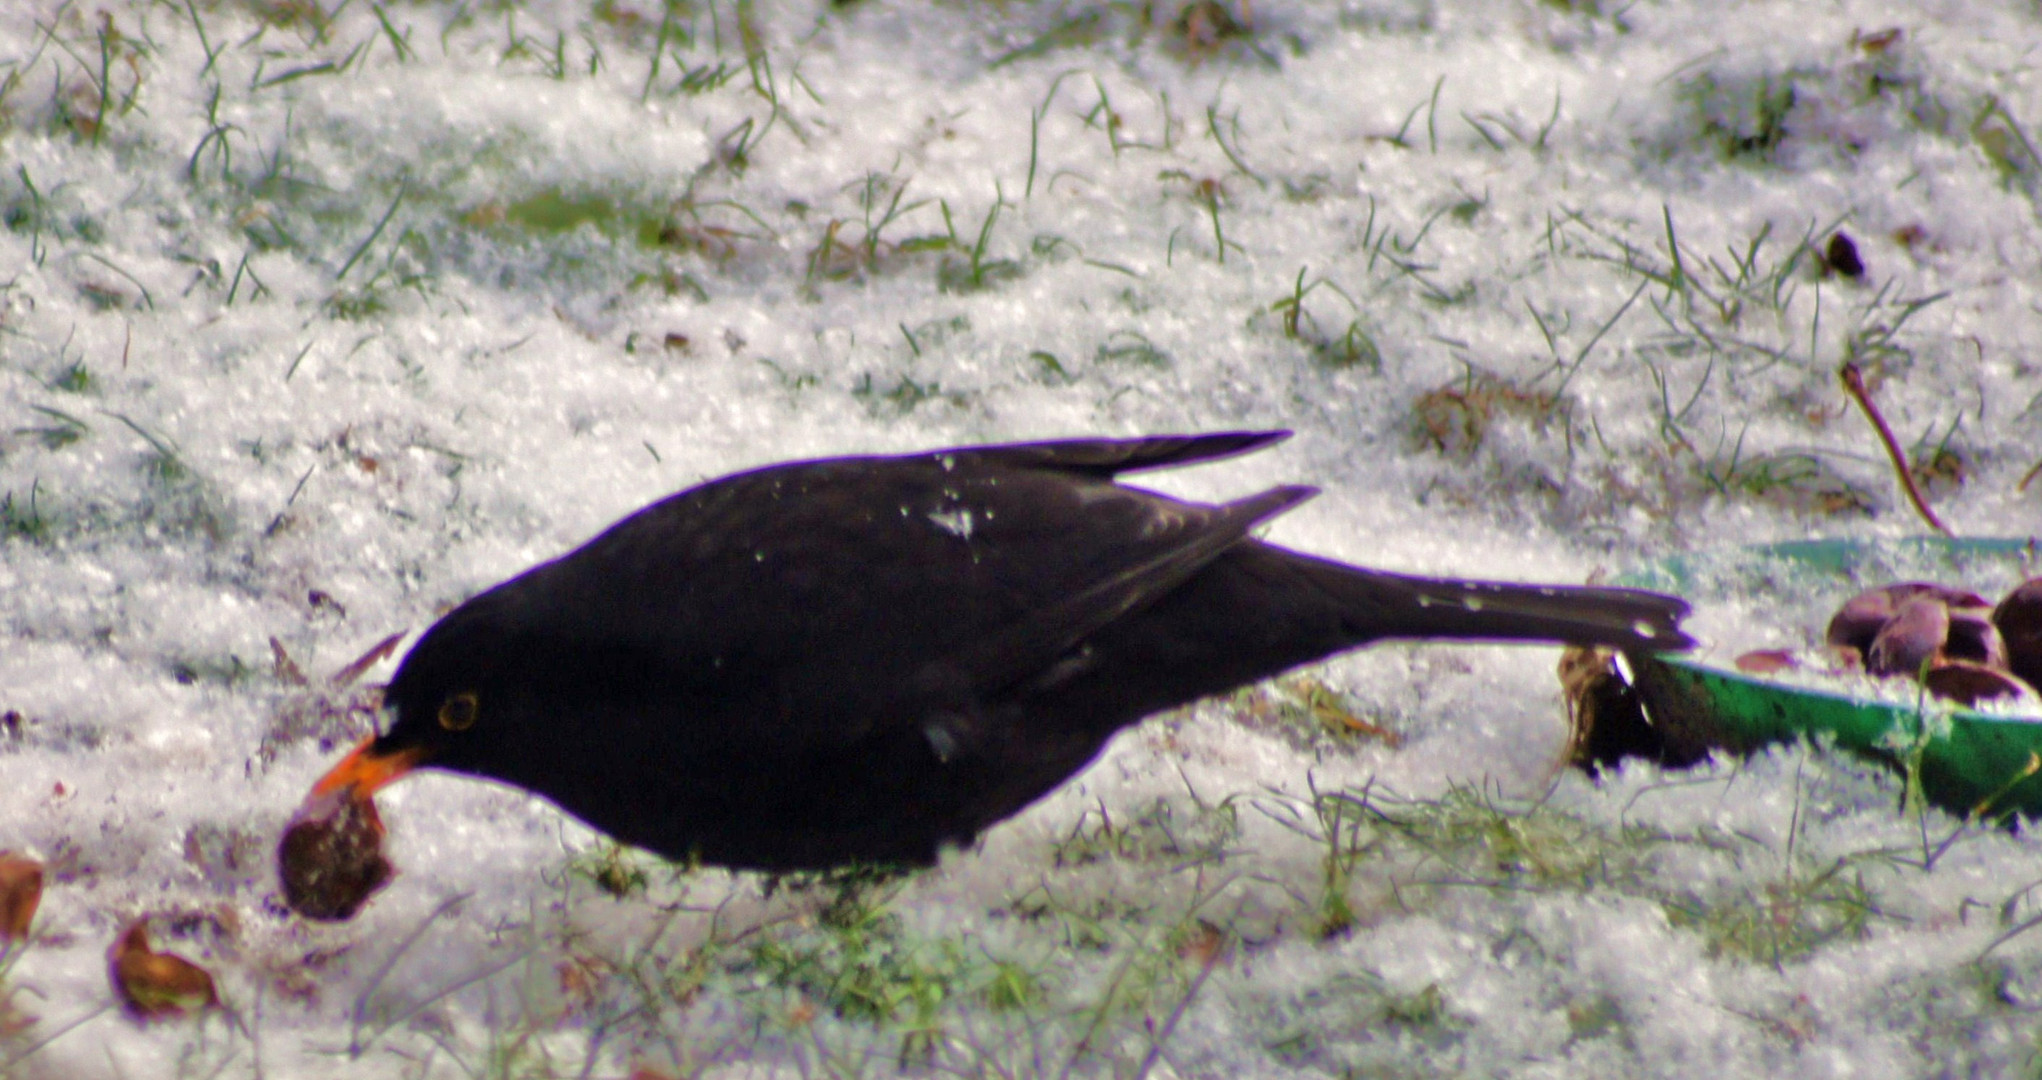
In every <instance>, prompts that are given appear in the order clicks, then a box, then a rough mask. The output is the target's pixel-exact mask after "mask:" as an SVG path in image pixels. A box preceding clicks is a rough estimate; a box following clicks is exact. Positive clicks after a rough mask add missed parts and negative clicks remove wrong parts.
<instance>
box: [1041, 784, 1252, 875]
mask: <svg viewBox="0 0 2042 1080" xmlns="http://www.w3.org/2000/svg"><path fill="white" fill-rule="evenodd" d="M1240 833H1241V824H1240V817H1239V813H1238V811H1237V809H1236V807H1235V804H1234V800H1233V799H1231V798H1229V799H1225V800H1222V801H1220V802H1218V803H1212V804H1207V803H1205V802H1204V801H1202V800H1199V799H1197V798H1196V797H1195V796H1194V798H1193V799H1192V801H1191V804H1190V806H1189V807H1188V808H1187V807H1184V806H1183V805H1181V804H1179V803H1176V802H1172V801H1171V800H1168V799H1163V798H1158V799H1156V800H1155V801H1153V802H1151V803H1149V804H1147V805H1145V806H1143V807H1141V808H1139V809H1138V810H1137V811H1136V812H1134V813H1133V814H1131V815H1127V816H1124V817H1121V818H1118V819H1116V818H1115V817H1114V816H1113V814H1112V813H1111V812H1110V811H1108V810H1107V808H1106V807H1105V805H1104V804H1101V805H1099V806H1098V807H1097V808H1095V809H1091V810H1087V811H1085V812H1084V813H1082V814H1079V815H1078V820H1077V821H1075V822H1073V823H1072V824H1071V831H1070V832H1069V833H1067V834H1066V835H1065V836H1064V838H1063V839H1062V840H1059V841H1058V842H1057V843H1056V845H1055V846H1054V848H1052V861H1053V862H1054V864H1055V865H1057V866H1059V867H1071V866H1084V865H1087V864H1090V863H1096V862H1102V861H1107V860H1122V861H1132V862H1169V863H1172V864H1174V865H1175V866H1176V867H1178V868H1182V867H1185V866H1190V865H1195V864H1197V863H1203V862H1217V861H1221V860H1223V859H1224V858H1225V856H1226V849H1227V846H1228V845H1229V844H1231V843H1233V842H1234V841H1235V840H1236V839H1238V838H1239V836H1240Z"/></svg>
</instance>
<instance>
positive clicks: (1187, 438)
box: [937, 431, 1290, 479]
mask: <svg viewBox="0 0 2042 1080" xmlns="http://www.w3.org/2000/svg"><path fill="white" fill-rule="evenodd" d="M1288 438H1290V432H1288V431H1216V432H1210V433H1207V434H1202V435H1151V436H1148V437H1146V438H1140V439H1063V440H1058V441H1054V442H1034V443H1007V444H1004V445H1000V446H966V447H959V448H957V449H955V450H944V451H938V452H937V453H938V454H949V455H953V456H956V457H961V458H967V459H971V460H975V461H983V462H987V463H990V464H996V465H1001V466H1006V467H1011V468H1020V469H1050V470H1054V471H1057V472H1067V473H1077V474H1081V475H1085V476H1095V477H1098V478H1100V479H1111V478H1113V477H1115V476H1118V475H1120V474H1121V473H1127V472H1140V471H1143V470H1145V469H1166V468H1169V467H1170V466H1173V465H1189V464H1192V463H1194V462H1204V461H1218V460H1219V459H1221V458H1229V457H1233V456H1235V455H1236V454H1245V453H1248V452H1250V451H1253V450H1260V449H1262V448H1263V447H1265V446H1269V445H1272V444H1274V443H1279V442H1282V441H1283V440H1285V439H1288Z"/></svg>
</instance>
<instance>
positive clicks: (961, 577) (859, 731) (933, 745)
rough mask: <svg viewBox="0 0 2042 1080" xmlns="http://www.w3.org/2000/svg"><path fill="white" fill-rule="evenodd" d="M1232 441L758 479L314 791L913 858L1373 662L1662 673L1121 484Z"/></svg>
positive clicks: (593, 569) (1430, 586)
mask: <svg viewBox="0 0 2042 1080" xmlns="http://www.w3.org/2000/svg"><path fill="white" fill-rule="evenodd" d="M1280 437H1282V433H1244V434H1226V435H1204V436H1183V437H1159V438H1153V439H1139V440H1127V441H1107V440H1091V441H1073V442H1061V443H1038V444H1024V445H1014V446H990V447H968V448H959V449H955V450H945V451H938V452H934V453H926V454H918V455H913V456H907V457H892V458H841V459H833V460H827V461H815V462H804V463H795V464H787V465H778V466H772V467H768V468H764V469H759V470H756V471H753V472H748V473H741V474H738V475H735V476H730V477H725V478H723V479H720V480H715V481H711V482H709V483H707V484H704V485H702V486H700V487H696V488H693V489H690V490H688V491H685V492H682V493H680V494H678V495H675V496H672V497H670V498H668V499H665V500H663V501H661V502H658V503H655V504H653V505H651V506H648V507H646V508H645V509H643V510H641V511H639V512H638V513H636V514H633V515H632V516H630V517H628V518H625V519H624V520H623V521H621V522H619V523H617V524H616V525H614V526H612V527H611V528H610V529H609V530H607V531H605V532H604V533H602V534H601V535H599V536H597V537H596V538H595V539H593V540H591V541H589V542H588V543H587V544H586V545H584V546H583V547H581V548H580V549H578V550H576V551H574V552H572V553H570V554H568V555H566V556H564V557H562V558H560V559H557V560H555V561H553V562H549V563H545V564H543V565H541V566H538V567H535V568H534V569H532V570H530V571H528V572H526V573H525V574H522V575H520V576H518V577H516V578H513V579H511V580H509V581H507V582H504V583H503V584H501V585H498V586H496V587H495V588H493V589H490V590H488V591H487V592H484V593H482V594H480V595H478V596H476V597H475V598H473V599H471V600H469V601H468V602H467V603H465V604H463V605H461V606H460V607H459V608H457V609H456V610H454V611H453V612H451V613H449V614H448V615H447V616H446V617H445V618H444V619H442V620H441V621H440V622H439V623H438V624H436V625H435V626H433V627H432V628H431V629H430V630H429V631H427V632H426V634H425V635H424V636H423V637H422V638H421V639H420V640H419V642H418V643H417V645H416V646H415V647H414V648H413V649H412V651H411V652H410V654H409V655H408V656H406V658H405V659H404V661H403V663H402V665H401V666H400V667H399V670H398V672H397V674H396V677H395V678H394V679H393V680H392V682H391V684H390V687H389V691H388V694H387V700H388V702H389V703H390V704H391V705H392V706H393V707H394V709H395V711H396V717H397V718H396V722H395V724H394V725H393V727H392V728H391V730H390V731H389V732H388V733H387V734H385V735H383V736H381V737H379V738H377V739H375V740H372V741H371V742H370V743H368V744H365V745H364V747H363V748H362V750H360V751H358V752H357V754H356V755H355V756H354V757H352V758H350V759H349V761H350V763H356V764H358V761H357V759H363V760H371V759H373V760H380V761H385V762H395V763H396V764H395V765H394V766H393V767H392V768H391V769H387V770H385V772H384V773H383V774H379V778H377V779H375V780H373V781H367V780H362V779H360V777H361V774H360V773H359V771H358V769H357V770H356V771H350V769H354V768H355V765H348V766H343V767H342V768H337V769H336V770H335V771H334V773H332V774H330V775H329V778H328V780H327V781H325V782H323V783H322V786H331V785H334V784H339V783H361V784H362V785H363V786H364V787H365V788H367V789H372V788H373V787H374V786H376V785H379V784H380V783H382V782H384V780H385V779H386V778H387V775H389V774H392V773H394V772H397V771H402V769H403V768H408V767H409V766H410V765H411V764H412V763H414V762H419V763H424V764H431V765H435V766H439V767H443V768H447V769H452V770H455V771H460V772H469V773H474V774H478V775H483V776H488V777H493V778H495V779H498V780H502V781H506V782H509V783H512V784H515V785H517V786H519V787H522V788H525V789H528V790H530V791H534V792H537V793H539V794H542V795H545V796H546V797H548V798H550V799H552V800H553V801H554V802H556V803H558V804H559V805H560V806H561V807H562V808H564V809H565V810H567V811H568V812H569V813H572V814H574V815H575V816H577V817H579V818H581V819H582V820H584V821H586V822H588V823H589V824H590V825H593V826H595V827H596V828H598V829H601V830H603V831H604V832H607V833H609V834H611V835H613V836H615V837H616V838H618V839H620V840H623V841H626V842H628V843H631V844H636V845H639V846H643V847H646V848H650V849H652V850H654V851H658V852H661V853H663V854H666V855H669V856H672V857H675V858H699V859H701V860H703V861H705V862H709V863H716V864H721V865H726V866H731V867H737V868H752V869H765V870H791V869H804V868H821V867H829V866H836V865H841V864H844V863H847V862H853V861H863V862H890V863H926V862H930V861H933V860H934V858H935V857H936V855H937V853H938V851H939V850H940V848H941V847H942V846H943V845H945V844H948V843H962V842H967V841H969V840H970V839H971V838H973V837H974V836H976V835H977V834H978V833H979V832H980V831H982V830H983V829H985V828H986V827H987V826H989V825H991V824H993V823H995V822H997V821H1000V820H1001V819H1003V818H1006V817H1008V816H1010V815H1012V814H1014V813H1015V812H1017V811H1019V810H1020V809H1021V808H1023V807H1024V806H1026V805H1028V804H1029V803H1030V802H1032V801H1034V800H1035V799H1037V798H1038V797H1040V796H1041V795H1043V794H1044V793H1046V792H1048V791H1050V790H1051V789H1053V788H1054V787H1056V786H1057V785H1058V784H1060V783H1061V782H1063V781H1064V780H1065V779H1067V778H1068V777H1070V776H1071V775H1073V774H1074V773H1076V772H1078V771H1079V770H1080V769H1082V768H1084V767H1085V765H1086V764H1087V763H1088V762H1090V761H1091V760H1092V759H1093V758H1094V757H1096V756H1097V755H1098V753H1099V752H1100V750H1101V749H1102V747H1103V746H1104V745H1105V743H1106V742H1107V740H1108V739H1110V738H1111V737H1112V736H1113V734H1114V733H1115V732H1117V731H1119V730H1120V729H1121V728H1123V727H1126V726H1128V725H1130V724H1133V723H1135V722H1136V721H1138V720H1140V719H1141V718H1142V717H1144V716H1147V715H1149V714H1151V713H1154V712H1157V711H1159V710H1162V709H1166V708H1170V707H1172V706H1176V705H1181V704H1184V703H1186V702H1189V701H1193V700H1196V699H1198V698H1200V697H1203V696H1206V695H1209V694H1214V693H1219V692H1222V691H1226V690H1229V689H1232V688H1235V687H1238V686H1241V685H1244V684H1247V683H1251V682H1254V681H1256V680H1259V679H1263V678H1266V677H1268V676H1271V675H1275V674H1277V673H1280V672H1282V671H1285V670H1287V669H1290V668H1293V667H1296V666H1298V665H1301V664H1305V663H1309V662H1311V661H1314V660H1318V659H1320V658H1322V657H1326V656H1329V655H1331V654H1334V653H1339V652H1342V651H1345V650H1348V649H1352V648H1355V647H1358V646H1361V645H1364V644H1367V643H1368V642H1371V641H1375V640H1378V639H1381V638H1395V637H1404V638H1435V637H1437V638H1461V639H1489V640H1546V641H1566V642H1583V643H1588V642H1600V643H1608V644H1614V645H1619V646H1624V647H1629V648H1647V649H1650V648H1658V649H1665V648H1680V647H1684V646H1685V645H1686V644H1687V639H1686V637H1685V636H1684V635H1682V634H1681V633H1680V632H1679V630H1678V629H1677V626H1676V624H1677V622H1678V619H1679V617H1680V616H1681V615H1682V614H1683V613H1685V611H1686V605H1685V604H1683V603H1682V602H1680V601H1679V600H1677V599H1673V598H1670V597H1663V596H1657V595H1655V594H1650V593H1641V592H1637V591H1633V590H1623V589H1607V588H1563V587H1552V588H1546V587H1538V586H1520V585H1487V584H1479V583H1461V582H1440V581H1430V580H1426V579H1418V578H1408V577H1401V576H1397V575H1390V574H1384V573H1379V572H1377V571H1372V570H1365V569H1361V568H1357V567H1350V566H1346V565H1343V564H1340V563H1335V562H1330V561H1327V560H1324V559H1319V558H1316V557H1313V556H1309V555H1304V554H1300V553H1297V552H1293V551H1288V550H1286V549H1283V548H1280V547H1277V546H1274V545H1271V544H1267V543H1263V542H1261V541H1259V540H1256V539H1254V538H1252V537H1251V536H1250V535H1249V533H1250V530H1251V529H1252V528H1253V527H1254V526H1256V525H1257V524H1259V523H1260V522H1262V521H1265V520H1266V519H1268V518H1270V517H1272V516H1274V515H1275V514H1277V513H1280V512H1281V511H1283V510H1285V509H1288V508H1289V507H1290V506H1293V505H1295V504H1296V503H1298V502H1300V501H1302V500H1303V499H1305V498H1307V497H1309V496H1310V495H1311V494H1312V491H1311V489H1308V488H1278V489H1275V490H1272V491H1269V492H1265V493H1263V494H1261V495H1256V496H1252V497H1250V498H1247V499H1243V500H1240V501H1238V502H1233V503H1226V504H1221V505H1206V504H1200V503H1192V502H1186V501H1181V500H1177V499H1172V498H1169V497H1166V496H1163V495H1158V494H1154V493H1151V492H1146V491H1142V490H1139V489H1134V488H1128V487H1124V486H1121V485H1119V484H1117V483H1115V482H1114V476H1115V474H1117V473H1120V472H1124V471H1133V470H1137V469H1144V468H1158V467H1162V466H1167V465H1175V464H1181V463H1187V462H1193V461H1201V460H1206V459H1210V458H1214V457H1220V456H1225V455H1228V454H1233V453H1238V452H1241V451H1244V450H1249V449H1253V448H1255V447H1258V446H1261V445H1263V444H1266V443H1268V442H1270V441H1273V440H1274V439H1277V438H1280Z"/></svg>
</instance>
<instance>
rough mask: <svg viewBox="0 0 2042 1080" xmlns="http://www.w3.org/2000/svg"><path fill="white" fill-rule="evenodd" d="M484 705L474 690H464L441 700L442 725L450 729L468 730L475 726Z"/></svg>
mask: <svg viewBox="0 0 2042 1080" xmlns="http://www.w3.org/2000/svg"><path fill="white" fill-rule="evenodd" d="M481 712H482V705H481V702H479V701H477V700H476V698H475V695H474V694H473V693H472V692H468V691H463V692H462V693H459V694H455V695H454V696H453V697H450V698H448V699H447V700H445V701H443V702H440V726H441V727H443V728H446V729H447V730H448V731H466V730H468V729H469V728H471V727H474V726H475V718H476V717H477V716H479V715H481Z"/></svg>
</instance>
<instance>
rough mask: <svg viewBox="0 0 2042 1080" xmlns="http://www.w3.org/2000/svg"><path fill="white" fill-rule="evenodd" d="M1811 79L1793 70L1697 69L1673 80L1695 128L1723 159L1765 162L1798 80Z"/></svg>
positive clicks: (1783, 134)
mask: <svg viewBox="0 0 2042 1080" xmlns="http://www.w3.org/2000/svg"><path fill="white" fill-rule="evenodd" d="M1810 77H1811V73H1810V72H1808V71H1804V70H1800V69H1793V70H1788V71H1782V72H1765V73H1762V74H1759V75H1756V76H1751V75H1741V74H1725V73H1717V72H1713V71H1705V72H1701V73H1699V74H1697V75H1694V76H1691V77H1690V78H1688V79H1686V80H1683V81H1682V82H1681V83H1680V84H1678V86H1677V88H1676V90H1675V93H1676V94H1677V95H1678V96H1679V97H1680V98H1681V99H1682V100H1683V101H1684V102H1685V103H1686V105H1687V107H1688V110H1689V113H1690V116H1691V118H1692V121H1693V123H1694V125H1695V129H1696V132H1697V133H1698V134H1699V135H1700V136H1701V138H1702V140H1703V141H1704V142H1705V143H1707V144H1709V145H1711V146H1713V147H1714V148H1715V149H1716V152H1717V154H1718V155H1719V156H1720V157H1722V158H1723V159H1724V160H1726V161H1747V162H1770V161H1771V160H1772V159H1773V155H1774V154H1775V153H1776V152H1777V151H1778V150H1779V148H1780V144H1781V143H1783V142H1785V141H1786V140H1787V137H1788V134H1789V123H1788V122H1789V119H1790V118H1791V116H1792V115H1793V112H1794V107H1795V105H1796V103H1797V100H1798V94H1799V91H1798V89H1797V87H1798V84H1800V83H1802V82H1803V81H1805V80H1807V79H1808V78H1810Z"/></svg>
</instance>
